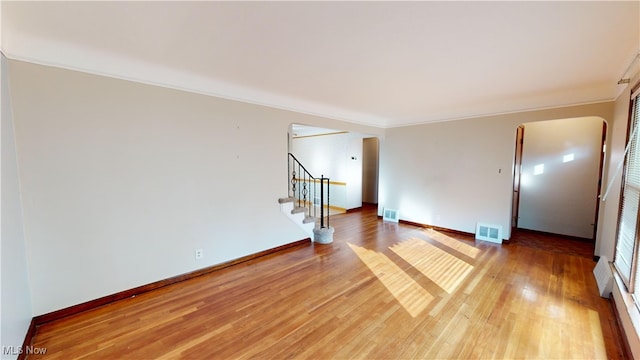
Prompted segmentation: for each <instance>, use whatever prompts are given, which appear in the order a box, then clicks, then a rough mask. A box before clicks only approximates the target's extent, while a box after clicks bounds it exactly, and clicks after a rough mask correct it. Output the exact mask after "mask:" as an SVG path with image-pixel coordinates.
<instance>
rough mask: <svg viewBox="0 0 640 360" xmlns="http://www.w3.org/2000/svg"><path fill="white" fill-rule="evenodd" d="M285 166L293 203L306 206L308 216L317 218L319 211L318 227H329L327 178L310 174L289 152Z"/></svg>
mask: <svg viewBox="0 0 640 360" xmlns="http://www.w3.org/2000/svg"><path fill="white" fill-rule="evenodd" d="M287 168H288V178H289V196H290V197H292V198H293V199H294V203H295V205H296V206H297V207H301V208H306V209H307V211H308V216H312V217H314V218H318V213H319V215H320V216H319V218H320V227H321V228H325V227H329V208H330V200H329V178H326V177H324V175H322V176H320V177H319V178H317V177H314V176H312V175H311V173H309V171H307V169H306V168H305V167H304V166H303V165H302V164H301V163H300V161H298V159H296V157H295V156H293V154H292V153H289V158H288V161H287ZM325 187H326V188H325ZM325 190H326V191H325ZM318 196H319V197H318ZM325 206H326V208H327V210H326V221H325Z"/></svg>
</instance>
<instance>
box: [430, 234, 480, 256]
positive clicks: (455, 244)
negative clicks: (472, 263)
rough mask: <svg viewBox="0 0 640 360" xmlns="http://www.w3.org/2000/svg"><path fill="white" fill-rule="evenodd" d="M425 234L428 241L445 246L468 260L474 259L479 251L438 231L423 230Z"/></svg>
mask: <svg viewBox="0 0 640 360" xmlns="http://www.w3.org/2000/svg"><path fill="white" fill-rule="evenodd" d="M425 233H426V234H427V236H428V237H429V238H430V239H432V240H435V241H437V242H439V243H440V244H442V245H445V246H447V247H449V248H451V249H453V250H455V251H457V252H459V253H461V254H463V255H467V256H468V257H470V258H473V259H475V258H476V257H477V256H478V254H479V253H480V249H478V248H477V247H474V246H471V245H468V244H465V243H463V242H461V241H459V240H456V239H454V238H452V237H450V236H447V235H445V234H443V233H441V232H439V231H436V230H433V229H427V230H425Z"/></svg>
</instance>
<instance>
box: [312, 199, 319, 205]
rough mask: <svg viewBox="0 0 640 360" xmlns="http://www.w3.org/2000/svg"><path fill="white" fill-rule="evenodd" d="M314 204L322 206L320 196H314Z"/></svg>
mask: <svg viewBox="0 0 640 360" xmlns="http://www.w3.org/2000/svg"><path fill="white" fill-rule="evenodd" d="M313 205H314V206H320V198H319V197H314V198H313Z"/></svg>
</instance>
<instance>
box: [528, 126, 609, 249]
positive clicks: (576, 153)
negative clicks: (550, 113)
mask: <svg viewBox="0 0 640 360" xmlns="http://www.w3.org/2000/svg"><path fill="white" fill-rule="evenodd" d="M602 130H603V121H602V119H600V118H597V117H586V118H574V119H562V120H551V121H538V122H534V123H527V124H525V125H524V144H523V153H522V175H521V179H522V181H521V182H520V202H519V203H520V206H519V208H520V210H519V212H518V217H519V219H518V227H519V228H523V229H530V230H537V231H544V232H550V233H554V234H563V235H570V236H576V237H581V238H586V239H593V238H594V229H595V219H596V204H597V202H598V182H599V176H600V159H601V156H602ZM568 155H571V156H572V158H571V159H570V160H569V159H565V158H564V156H568ZM536 166H542V168H540V169H539V171H540V173H537V174H536V168H535V167H536Z"/></svg>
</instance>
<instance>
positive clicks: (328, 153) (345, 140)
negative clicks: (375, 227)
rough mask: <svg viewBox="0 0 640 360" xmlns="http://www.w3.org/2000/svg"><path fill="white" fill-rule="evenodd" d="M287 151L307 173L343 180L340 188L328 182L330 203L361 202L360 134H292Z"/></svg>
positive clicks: (357, 204) (347, 204)
mask: <svg viewBox="0 0 640 360" xmlns="http://www.w3.org/2000/svg"><path fill="white" fill-rule="evenodd" d="M291 153H292V154H294V155H295V157H296V158H297V159H298V160H300V162H301V163H302V164H303V165H304V166H305V168H307V170H309V172H310V173H311V175H313V176H316V177H320V176H321V175H324V176H325V177H328V178H330V179H331V181H332V182H334V181H335V182H342V183H346V186H343V187H344V189H341V188H337V189H335V190H334V188H336V187H342V186H332V188H331V205H332V206H338V207H342V208H345V209H353V208H357V207H360V206H362V135H359V134H356V133H351V132H349V133H335V134H326V135H316V136H303V137H297V138H293V139H292V141H291ZM354 158H355V159H354Z"/></svg>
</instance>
